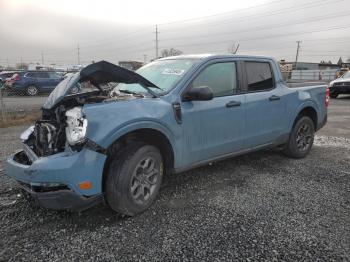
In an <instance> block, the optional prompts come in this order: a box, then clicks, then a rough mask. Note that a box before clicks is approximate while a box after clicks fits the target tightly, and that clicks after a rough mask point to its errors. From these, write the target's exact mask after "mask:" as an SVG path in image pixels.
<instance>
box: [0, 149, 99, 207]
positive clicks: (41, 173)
mask: <svg viewBox="0 0 350 262" xmlns="http://www.w3.org/2000/svg"><path fill="white" fill-rule="evenodd" d="M25 155H26V153H25V152H24V151H19V152H17V153H15V154H13V155H11V156H10V157H9V158H8V159H7V161H6V166H5V174H6V175H7V176H9V177H12V178H14V179H15V180H17V181H18V182H19V184H20V187H22V188H23V189H24V190H25V192H27V193H28V194H29V195H30V196H31V197H32V198H33V199H34V200H35V202H37V203H38V204H39V205H40V206H42V207H45V208H50V209H69V210H82V209H85V208H87V207H90V206H92V205H94V204H96V203H97V202H99V201H101V200H102V175H103V167H104V163H105V160H106V155H104V154H101V153H98V152H95V151H92V150H90V149H87V148H83V149H82V150H81V151H80V152H61V153H58V154H54V155H51V156H47V157H40V158H38V159H37V160H35V161H33V162H31V161H27V162H26V161H23V156H25ZM85 181H89V182H91V183H92V185H93V186H92V187H91V188H90V189H81V188H80V187H79V183H81V182H85ZM56 185H59V187H57V186H56Z"/></svg>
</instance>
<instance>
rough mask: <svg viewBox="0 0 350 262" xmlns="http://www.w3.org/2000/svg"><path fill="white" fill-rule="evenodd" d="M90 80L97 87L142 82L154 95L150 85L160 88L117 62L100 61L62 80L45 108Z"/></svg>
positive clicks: (55, 103)
mask: <svg viewBox="0 0 350 262" xmlns="http://www.w3.org/2000/svg"><path fill="white" fill-rule="evenodd" d="M83 81H90V82H91V83H92V84H93V85H95V86H96V87H99V86H100V85H103V84H106V83H109V82H116V83H126V84H140V85H141V86H143V87H144V88H145V89H146V90H147V91H148V92H150V93H151V94H152V95H155V93H154V92H152V90H150V89H149V87H155V88H158V87H157V86H156V85H155V84H153V83H151V82H150V81H148V80H147V79H146V78H144V77H143V76H141V75H139V74H137V73H135V72H133V71H130V70H128V69H125V68H123V67H120V66H117V65H115V64H112V63H109V62H106V61H100V62H97V63H94V64H91V65H88V66H87V67H85V68H83V69H82V70H81V71H80V72H78V73H76V74H73V75H71V76H69V77H67V78H66V79H64V80H63V81H62V82H60V83H59V84H58V85H57V86H56V88H55V89H54V90H53V91H52V93H51V94H50V96H49V97H48V99H47V100H46V102H45V104H44V106H43V108H44V109H51V108H53V107H54V106H55V105H57V104H58V103H59V102H60V101H61V100H62V99H63V98H64V97H65V96H66V95H68V94H70V91H71V90H72V89H73V87H74V86H75V85H76V84H77V83H78V82H83Z"/></svg>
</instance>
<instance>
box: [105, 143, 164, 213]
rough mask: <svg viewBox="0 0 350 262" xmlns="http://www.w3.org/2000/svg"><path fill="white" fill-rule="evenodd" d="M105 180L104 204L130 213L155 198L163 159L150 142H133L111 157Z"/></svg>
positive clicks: (160, 180) (142, 207) (143, 208)
mask: <svg viewBox="0 0 350 262" xmlns="http://www.w3.org/2000/svg"><path fill="white" fill-rule="evenodd" d="M111 161H112V162H111V164H110V168H109V172H108V175H107V179H106V184H105V191H106V192H105V193H106V200H107V203H108V205H109V206H110V207H111V208H112V209H113V210H115V211H117V212H118V213H121V214H124V215H128V216H134V215H136V214H139V213H142V212H143V211H145V210H146V209H147V208H148V207H149V206H150V205H151V204H152V203H153V202H154V200H155V198H156V196H157V194H158V192H159V188H160V185H161V182H162V177H163V160H162V156H161V154H160V152H159V150H158V149H157V148H156V147H154V146H151V145H146V144H144V143H139V142H134V143H131V144H130V145H129V146H127V147H126V148H125V149H124V150H122V151H121V152H120V153H119V154H117V155H116V156H115V157H114V158H113V159H112V160H111Z"/></svg>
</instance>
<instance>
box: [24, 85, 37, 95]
mask: <svg viewBox="0 0 350 262" xmlns="http://www.w3.org/2000/svg"><path fill="white" fill-rule="evenodd" d="M38 93H39V90H38V88H37V87H36V86H34V85H30V86H28V87H27V89H26V94H27V95H28V96H36V95H37V94H38Z"/></svg>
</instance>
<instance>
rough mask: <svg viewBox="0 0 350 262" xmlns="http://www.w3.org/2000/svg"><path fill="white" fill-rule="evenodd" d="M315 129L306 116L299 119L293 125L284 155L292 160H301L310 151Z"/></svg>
mask: <svg viewBox="0 0 350 262" xmlns="http://www.w3.org/2000/svg"><path fill="white" fill-rule="evenodd" d="M314 135H315V127H314V123H313V121H312V120H311V118H310V117H308V116H303V117H300V118H299V119H298V120H297V122H296V123H295V125H294V127H293V129H292V132H291V133H290V136H289V141H288V143H287V144H286V145H285V147H284V153H285V154H286V155H287V156H289V157H293V158H303V157H305V156H306V155H307V154H308V153H309V152H310V150H311V147H312V145H313V143H314Z"/></svg>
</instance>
